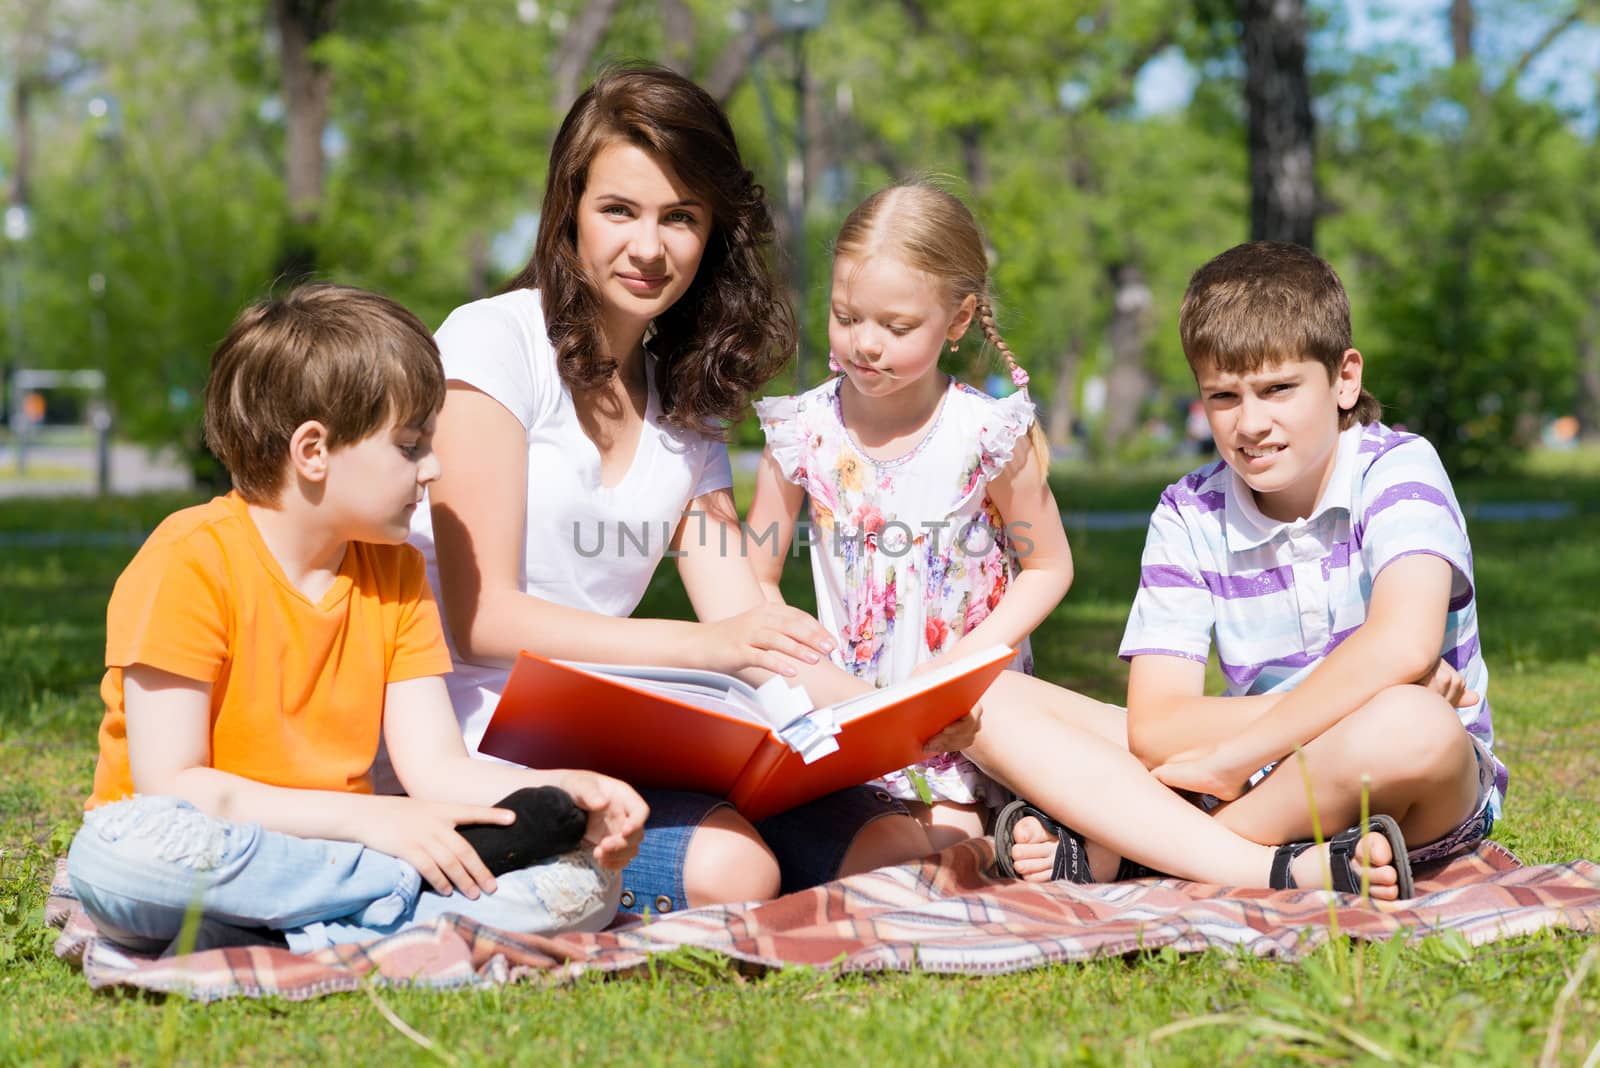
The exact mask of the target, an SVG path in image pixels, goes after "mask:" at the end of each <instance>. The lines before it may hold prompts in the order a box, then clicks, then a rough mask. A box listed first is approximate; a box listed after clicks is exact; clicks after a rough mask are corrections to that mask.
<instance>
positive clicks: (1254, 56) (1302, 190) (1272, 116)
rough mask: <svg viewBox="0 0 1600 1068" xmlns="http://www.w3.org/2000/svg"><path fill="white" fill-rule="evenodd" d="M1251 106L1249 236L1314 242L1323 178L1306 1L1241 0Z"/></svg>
mask: <svg viewBox="0 0 1600 1068" xmlns="http://www.w3.org/2000/svg"><path fill="white" fill-rule="evenodd" d="M1239 17H1240V21H1241V23H1242V25H1243V47H1244V65H1245V79H1244V81H1245V104H1246V106H1247V109H1248V112H1249V122H1248V127H1249V145H1250V236H1251V237H1252V238H1255V239H1265V240H1270V241H1287V242H1292V243H1293V244H1297V245H1304V246H1306V247H1307V248H1311V247H1313V245H1314V241H1315V232H1316V212H1317V180H1316V169H1315V161H1316V157H1315V153H1314V149H1313V136H1314V133H1315V130H1314V128H1313V124H1312V119H1311V88H1310V84H1309V82H1308V81H1307V79H1306V13H1305V5H1304V3H1303V0H1240V4H1239Z"/></svg>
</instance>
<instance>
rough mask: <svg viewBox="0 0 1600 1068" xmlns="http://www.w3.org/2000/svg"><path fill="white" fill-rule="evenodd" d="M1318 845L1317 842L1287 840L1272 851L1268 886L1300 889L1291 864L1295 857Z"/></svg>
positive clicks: (1279, 888)
mask: <svg viewBox="0 0 1600 1068" xmlns="http://www.w3.org/2000/svg"><path fill="white" fill-rule="evenodd" d="M1314 845H1316V843H1315V842H1286V843H1284V844H1283V845H1281V846H1279V847H1278V848H1277V849H1274V850H1273V851H1272V868H1271V870H1270V871H1269V872H1268V873H1267V886H1269V887H1270V888H1272V889H1273V890H1298V889H1299V888H1300V884H1299V883H1297V882H1295V881H1294V872H1293V871H1291V870H1290V866H1291V865H1293V864H1294V858H1296V857H1298V856H1299V855H1300V854H1301V853H1304V852H1305V851H1306V850H1308V849H1310V848H1311V847H1312V846H1314Z"/></svg>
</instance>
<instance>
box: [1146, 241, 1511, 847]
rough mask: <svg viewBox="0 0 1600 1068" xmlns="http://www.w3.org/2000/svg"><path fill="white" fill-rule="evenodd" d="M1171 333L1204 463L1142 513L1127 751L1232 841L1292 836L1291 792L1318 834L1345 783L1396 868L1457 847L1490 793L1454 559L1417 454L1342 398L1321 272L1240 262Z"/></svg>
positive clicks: (1281, 248)
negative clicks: (1211, 662)
mask: <svg viewBox="0 0 1600 1068" xmlns="http://www.w3.org/2000/svg"><path fill="white" fill-rule="evenodd" d="M1179 331H1180V333H1181V335H1182V340H1183V349H1184V355H1185V356H1186V357H1187V359H1188V361H1189V365H1190V367H1191V369H1192V370H1193V371H1194V375H1195V381H1196V383H1197V384H1198V385H1199V388H1200V399H1201V403H1202V404H1203V405H1204V407H1205V413H1206V418H1207V420H1208V421H1209V423H1210V426H1211V432H1212V435H1213V437H1214V439H1215V441H1216V447H1217V452H1218V455H1219V456H1220V457H1221V459H1220V461H1218V462H1214V463H1211V464H1208V465H1206V466H1205V467H1202V468H1200V469H1199V470H1197V471H1194V472H1192V473H1190V474H1189V475H1187V476H1185V477H1184V478H1183V479H1181V480H1179V481H1178V482H1176V483H1174V484H1173V485H1172V486H1170V487H1168V489H1167V491H1166V492H1165V493H1163V494H1162V496H1161V501H1160V503H1159V504H1158V505H1157V507H1156V510H1155V512H1154V514H1153V515H1152V516H1151V519H1150V529H1149V535H1148V539H1147V541H1146V543H1145V550H1144V558H1143V566H1142V569H1141V574H1140V580H1139V592H1138V595H1137V597H1136V598H1135V600H1134V604H1133V610H1132V613H1131V615H1130V616H1129V619H1128V627H1127V631H1126V633H1125V634H1124V636H1123V641H1122V648H1121V655H1122V657H1123V658H1124V659H1126V660H1129V661H1131V662H1132V668H1131V673H1130V676H1129V683H1128V739H1129V744H1130V746H1131V747H1132V749H1133V751H1134V752H1135V753H1136V754H1137V755H1138V756H1139V757H1140V758H1141V759H1143V760H1144V761H1145V763H1146V764H1148V765H1149V766H1150V767H1151V768H1152V769H1153V772H1154V774H1155V775H1156V777H1157V778H1159V779H1160V780H1161V781H1162V782H1164V783H1166V784H1167V785H1168V786H1171V787H1173V788H1175V789H1178V790H1183V791H1189V792H1191V793H1193V794H1196V795H1201V797H1202V800H1203V801H1204V802H1205V804H1206V806H1207V807H1208V808H1210V809H1211V810H1212V811H1214V812H1215V814H1216V817H1217V818H1218V819H1220V820H1222V821H1223V822H1224V823H1225V824H1226V825H1227V826H1229V827H1230V828H1231V829H1233V830H1234V831H1236V832H1238V833H1239V834H1241V835H1243V836H1244V837H1246V838H1249V839H1251V840H1253V841H1257V842H1263V843H1274V844H1276V843H1289V842H1294V841H1296V840H1298V839H1305V838H1309V837H1310V836H1311V834H1312V830H1313V813H1312V811H1311V803H1310V802H1309V801H1308V798H1307V788H1306V777H1307V776H1309V779H1310V783H1311V794H1312V796H1313V797H1314V799H1315V802H1314V803H1315V805H1316V808H1317V813H1316V815H1317V816H1318V817H1320V826H1321V828H1322V829H1323V832H1324V833H1328V832H1331V831H1333V830H1337V829H1339V828H1341V827H1344V826H1346V825H1349V824H1353V823H1355V822H1356V821H1357V820H1358V819H1359V816H1360V811H1361V792H1362V783H1363V780H1364V779H1365V780H1366V781H1367V782H1369V783H1370V786H1369V795H1370V796H1369V803H1370V806H1371V811H1372V812H1373V813H1378V814H1386V815H1388V816H1390V817H1392V818H1393V819H1394V820H1395V821H1396V822H1397V823H1398V824H1399V826H1400V828H1401V830H1402V831H1403V832H1404V837H1405V840H1406V842H1407V843H1409V844H1410V849H1409V855H1410V860H1411V861H1412V862H1416V861H1421V860H1434V859H1438V858H1440V857H1443V856H1447V855H1449V854H1451V853H1454V852H1457V851H1459V850H1462V849H1466V848H1468V847H1470V846H1471V845H1472V844H1474V843H1476V842H1477V841H1479V840H1480V839H1482V838H1483V837H1485V836H1486V835H1487V834H1488V833H1489V830H1490V828H1491V827H1492V826H1493V823H1494V820H1495V819H1496V817H1498V815H1499V813H1500V805H1501V798H1502V796H1503V795H1504V792H1505V788H1506V769H1505V766H1504V765H1503V764H1501V763H1500V761H1499V760H1498V759H1496V757H1495V756H1494V753H1493V750H1492V748H1491V746H1492V745H1493V742H1494V729H1493V727H1492V726H1491V723H1490V718H1489V703H1488V700H1487V697H1486V691H1487V683H1488V673H1487V671H1486V669H1485V668H1484V664H1483V658H1482V655H1481V653H1480V650H1479V645H1478V620H1477V607H1476V602H1475V599H1474V587H1473V578H1472V549H1471V546H1470V545H1469V544H1468V541H1467V532H1466V523H1465V521H1464V519H1463V518H1462V514H1461V508H1460V506H1459V505H1458V504H1457V503H1456V498H1455V493H1454V492H1453V491H1452V489H1451V486H1450V479H1449V477H1448V476H1447V475H1446V474H1445V471H1444V468H1443V466H1442V465H1441V464H1440V462H1439V457H1438V454H1437V453H1436V452H1435V451H1434V449H1433V446H1431V445H1430V444H1429V443H1428V442H1427V441H1425V440H1424V439H1422V438H1419V437H1417V436H1416V435H1414V434H1407V433H1403V432H1401V431H1398V430H1394V429H1391V428H1390V427H1387V426H1384V425H1383V424H1382V423H1380V422H1379V421H1378V414H1379V406H1378V402H1377V401H1376V399H1374V398H1373V397H1372V395H1371V394H1369V393H1368V392H1366V391H1365V390H1364V389H1362V387H1361V373H1362V356H1361V353H1360V352H1358V351H1357V350H1356V349H1355V348H1353V347H1352V346H1351V337H1350V307H1349V302H1348V299H1347V297H1346V295H1345V291H1344V287H1343V285H1342V284H1341V283H1340V281H1339V277H1338V275H1336V274H1335V273H1334V271H1333V269H1332V268H1331V267H1330V266H1329V265H1328V264H1327V263H1325V262H1324V261H1322V260H1321V259H1319V258H1318V257H1317V256H1315V255H1313V254H1312V253H1311V252H1309V251H1307V250H1306V249H1304V248H1301V247H1298V246H1294V245H1284V244H1277V243H1273V242H1264V241H1259V242H1253V243H1250V244H1246V245H1240V246H1238V247H1236V248H1233V249H1230V250H1228V251H1227V252H1224V253H1222V254H1221V255H1220V256H1217V257H1216V258H1215V259H1213V260H1211V261H1210V262H1209V263H1207V264H1206V265H1205V266H1203V267H1201V268H1200V270H1198V271H1197V272H1195V275H1194V277H1193V278H1192V279H1191V280H1190V282H1189V288H1188V291H1187V292H1186V293H1185V294H1184V298H1183V307H1182V311H1181V313H1180V317H1179ZM1213 640H1215V642H1216V648H1217V654H1218V657H1219V659H1220V660H1221V663H1222V672H1223V675H1224V676H1225V677H1226V679H1227V688H1226V691H1225V693H1224V694H1223V695H1222V696H1220V697H1207V696H1205V673H1206V659H1207V656H1208V654H1209V652H1210V649H1211V644H1212V641H1213ZM1297 748H1298V749H1299V756H1298V757H1297V756H1296V755H1295V751H1296V749H1297ZM1302 762H1303V764H1304V767H1303V768H1302V767H1301V764H1302ZM1274 772H1275V773H1274ZM1398 859H1399V858H1397V860H1398Z"/></svg>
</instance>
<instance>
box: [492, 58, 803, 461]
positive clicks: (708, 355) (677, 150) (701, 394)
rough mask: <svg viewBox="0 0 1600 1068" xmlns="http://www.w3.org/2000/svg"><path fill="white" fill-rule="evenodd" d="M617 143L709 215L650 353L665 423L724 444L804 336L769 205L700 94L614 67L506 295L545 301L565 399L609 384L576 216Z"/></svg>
mask: <svg viewBox="0 0 1600 1068" xmlns="http://www.w3.org/2000/svg"><path fill="white" fill-rule="evenodd" d="M619 141H620V142H625V143H628V144H632V145H636V146H638V147H639V148H641V149H643V150H644V151H646V152H649V153H650V154H651V155H652V156H654V157H655V158H656V159H658V160H660V161H661V163H662V164H663V166H665V167H667V168H669V169H670V170H671V171H672V172H673V173H675V174H676V175H677V177H678V178H679V179H680V180H681V181H682V182H683V183H684V184H685V185H687V186H688V187H689V188H690V189H691V190H693V191H694V193H695V195H696V196H698V197H701V198H703V199H704V200H705V201H706V203H707V204H708V205H709V206H710V208H711V232H710V235H709V236H708V238H707V241H706V249H705V253H704V255H703V256H702V257H701V260H700V268H699V270H698V271H697V272H696V274H695V277H694V280H693V281H692V282H691V283H690V285H689V288H688V289H687V290H686V291H685V292H684V294H683V296H682V297H680V298H679V299H678V301H677V302H676V303H675V304H673V305H672V307H671V308H669V309H667V310H666V311H665V312H663V313H662V314H661V315H659V316H657V317H656V319H655V322H654V324H653V325H654V329H653V331H652V332H651V333H650V334H649V335H648V337H647V339H646V342H645V346H646V348H647V349H648V350H649V351H650V353H651V355H653V356H654V357H655V358H656V391H657V393H658V394H659V395H660V398H661V408H662V419H663V421H664V422H666V423H668V424H670V425H673V426H680V427H685V428H688V429H691V430H695V431H699V432H701V433H705V434H708V435H710V436H712V437H718V438H720V437H724V436H725V435H726V433H727V426H728V424H730V423H732V422H733V421H735V420H737V419H738V418H740V417H741V416H742V415H743V414H744V412H745V409H746V407H747V406H748V405H749V403H750V397H751V394H753V393H754V392H755V391H756V390H758V389H760V388H761V387H762V386H763V385H765V384H766V383H767V382H768V381H769V380H771V379H772V377H773V376H774V375H776V374H777V373H778V371H779V370H781V369H782V367H783V365H784V364H785V363H786V362H787V361H788V359H789V355H790V353H792V352H793V351H794V349H795V344H796V341H797V333H796V327H795V319H794V312H793V310H792V309H791V308H790V307H789V303H788V301H787V300H786V299H785V298H784V296H783V292H782V289H781V287H780V286H779V285H778V282H777V280H776V279H775V278H774V277H773V274H772V270H771V267H770V266H769V265H768V263H767V260H766V256H765V252H766V249H767V248H768V246H769V245H770V244H771V239H772V217H771V215H770V213H769V212H768V210H767V204H766V198H765V195H764V193H763V191H762V189H761V186H759V185H757V184H756V182H755V177H754V175H753V174H751V172H750V171H749V170H748V169H746V168H745V166H744V162H743V160H742V159H741V158H740V156H739V146H738V144H737V142H735V140H734V136H733V128H732V126H730V125H729V123H728V118H727V116H726V115H725V114H723V111H722V108H721V107H719V106H718V104H717V102H716V101H715V100H713V99H712V98H711V96H710V94H708V93H707V92H706V91H705V90H703V89H701V88H700V87H699V86H698V85H695V84H694V83H693V82H691V81H689V80H688V79H687V78H684V77H682V76H680V75H678V74H675V73H673V72H672V71H669V70H666V69H665V68H661V67H653V66H629V67H614V68H611V69H609V70H607V71H605V72H604V73H602V74H601V76H600V77H599V79H598V80H596V81H595V83H594V84H593V85H592V86H590V87H589V89H588V90H587V91H586V92H585V93H584V94H583V95H582V96H580V97H579V98H578V100H577V102H576V103H574V104H573V105H572V110H570V111H569V112H567V117H566V119H565V120H564V121H563V122H562V124H561V129H560V131H559V132H558V133H557V134H556V139H555V144H554V145H553V146H552V147H551V150H550V174H549V178H548V181H547V182H546V185H545V192H544V204H543V207H542V209H541V213H540V217H539V236H538V239H537V241H536V242H535V243H534V249H533V258H532V259H531V260H529V261H528V264H527V266H526V267H524V268H523V269H522V271H521V273H520V274H518V275H517V276H516V277H515V278H513V279H512V280H511V282H510V283H509V284H508V285H507V286H506V288H507V290H512V289H523V288H530V287H531V288H536V289H538V290H539V294H540V299H541V301H542V303H543V306H544V317H545V328H546V330H547V331H548V332H549V336H550V342H551V344H552V345H554V347H555V350H556V365H557V368H558V370H559V372H560V374H561V380H562V381H563V382H564V383H566V386H567V388H568V389H570V390H573V391H574V392H579V391H584V390H590V389H594V388H596V387H599V386H602V385H604V384H605V383H606V382H608V381H610V379H611V376H612V375H614V374H615V373H616V371H617V361H616V360H615V359H613V358H611V357H609V356H607V355H606V354H605V352H604V346H603V344H602V341H601V335H600V298H599V295H598V294H597V293H596V291H595V288H594V286H593V284H592V283H591V282H590V281H589V279H588V277H587V275H586V274H585V272H584V270H583V266H582V264H581V262H580V261H579V259H578V248H577V210H578V203H579V201H580V200H581V199H582V197H583V192H584V187H585V183H586V181H587V178H588V173H589V164H590V163H591V162H592V161H593V160H594V158H595V156H596V155H597V154H598V153H599V151H600V149H601V148H603V147H604V146H605V145H607V144H611V143H614V142H619Z"/></svg>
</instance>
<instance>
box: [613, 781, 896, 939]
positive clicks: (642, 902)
mask: <svg viewBox="0 0 1600 1068" xmlns="http://www.w3.org/2000/svg"><path fill="white" fill-rule="evenodd" d="M639 793H640V795H641V796H642V797H643V798H644V799H645V802H646V803H648V804H649V806H650V818H649V820H648V821H647V822H646V823H645V828H644V840H643V841H642V842H641V843H640V844H639V855H638V856H636V857H634V859H633V862H632V863H631V864H629V865H628V866H627V867H626V868H624V869H623V871H622V911H623V912H632V913H643V912H649V913H651V914H652V915H656V916H659V915H661V914H663V913H667V912H676V911H677V910H679V909H682V908H687V907H688V894H687V892H686V891H685V890H684V886H683V863H684V859H685V856H686V855H687V853H688V850H689V839H690V838H692V837H693V836H694V832H695V830H696V829H698V828H699V826H700V824H701V823H702V822H704V821H705V818H706V817H707V816H709V815H711V813H713V812H715V811H716V810H717V809H719V808H723V807H724V806H726V807H730V808H731V807H732V806H731V805H728V802H726V801H724V800H722V799H721V798H717V797H711V796H710V795H708V794H698V793H690V792H688V791H685V790H640V791H639ZM906 814H907V810H906V806H905V805H904V804H902V803H901V802H899V801H896V800H895V799H894V798H893V797H891V796H889V793H888V791H886V790H882V789H879V788H877V787H873V786H853V787H851V788H850V789H848V790H840V791H839V792H838V793H833V794H829V795H827V796H826V797H819V798H817V799H816V800H815V801H810V802H807V803H806V804H804V805H801V806H800V807H799V808H793V809H790V810H789V811H788V812H781V813H779V814H778V815H776V816H772V817H770V818H768V819H764V820H762V821H761V822H759V823H757V824H755V829H756V832H757V833H758V834H760V835H761V838H762V840H763V841H765V842H766V843H767V848H768V849H770V850H772V853H773V855H774V856H775V857H777V858H778V869H779V871H780V872H781V873H782V886H781V888H780V890H779V892H780V893H784V894H789V893H793V892H795V891H796V890H804V889H806V888H808V887H812V886H816V885H818V884H820V883H825V882H827V881H828V880H829V879H832V878H834V877H835V876H837V875H838V874H839V866H840V865H841V864H842V863H843V862H844V857H845V854H846V853H847V852H848V851H849V849H850V843H851V842H853V841H854V840H855V837H856V835H857V834H858V833H859V832H860V831H861V829H862V828H863V827H865V826H866V825H867V824H869V823H871V822H872V821H874V820H876V819H879V818H881V817H883V816H904V815H906Z"/></svg>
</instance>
